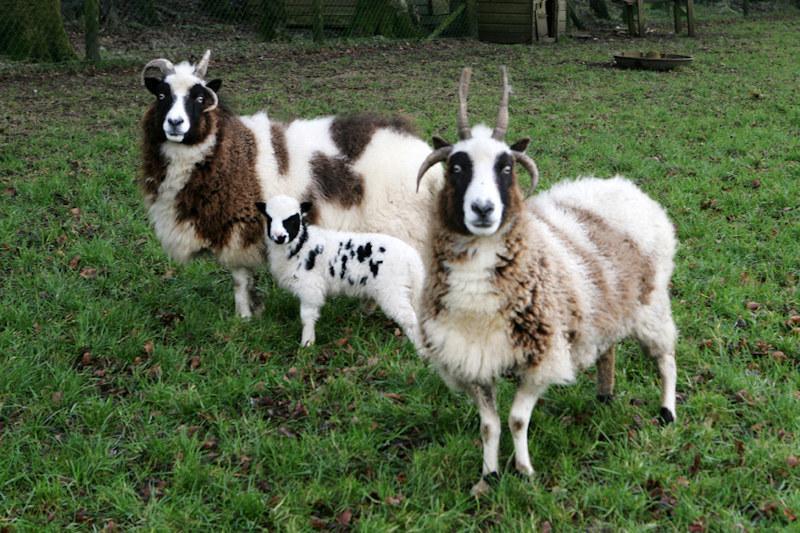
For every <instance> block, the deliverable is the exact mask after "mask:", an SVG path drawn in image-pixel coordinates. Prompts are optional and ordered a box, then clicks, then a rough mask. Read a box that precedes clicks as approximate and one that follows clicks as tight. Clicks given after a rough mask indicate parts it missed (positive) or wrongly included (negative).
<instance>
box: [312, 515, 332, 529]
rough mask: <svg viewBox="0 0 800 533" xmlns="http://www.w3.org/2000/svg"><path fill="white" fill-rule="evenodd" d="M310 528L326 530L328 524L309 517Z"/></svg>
mask: <svg viewBox="0 0 800 533" xmlns="http://www.w3.org/2000/svg"><path fill="white" fill-rule="evenodd" d="M311 527H312V528H314V529H327V527H328V523H327V522H326V521H325V520H323V519H322V518H319V517H316V516H312V517H311Z"/></svg>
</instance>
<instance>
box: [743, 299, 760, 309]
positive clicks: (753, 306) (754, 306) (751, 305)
mask: <svg viewBox="0 0 800 533" xmlns="http://www.w3.org/2000/svg"><path fill="white" fill-rule="evenodd" d="M745 307H747V309H748V310H750V311H758V308H759V307H761V304H760V303H758V302H752V301H751V302H747V303H746V304H745Z"/></svg>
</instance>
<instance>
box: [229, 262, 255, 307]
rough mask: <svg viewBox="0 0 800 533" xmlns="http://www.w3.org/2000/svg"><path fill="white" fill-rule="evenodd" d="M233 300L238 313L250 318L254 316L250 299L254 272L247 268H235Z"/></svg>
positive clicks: (232, 272)
mask: <svg viewBox="0 0 800 533" xmlns="http://www.w3.org/2000/svg"><path fill="white" fill-rule="evenodd" d="M231 275H232V276H233V300H234V302H235V303H236V314H237V315H239V316H240V317H241V318H244V319H249V318H250V317H252V316H253V308H252V307H253V306H252V301H251V300H250V291H251V290H252V288H253V274H252V273H251V272H250V270H248V269H246V268H234V269H232V270H231Z"/></svg>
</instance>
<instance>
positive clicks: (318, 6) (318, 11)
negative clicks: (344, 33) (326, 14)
mask: <svg viewBox="0 0 800 533" xmlns="http://www.w3.org/2000/svg"><path fill="white" fill-rule="evenodd" d="M311 10H312V14H311V33H312V35H313V36H314V42H315V43H321V42H322V41H323V40H324V39H325V21H324V20H323V18H322V0H312V2H311Z"/></svg>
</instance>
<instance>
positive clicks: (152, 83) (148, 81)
mask: <svg viewBox="0 0 800 533" xmlns="http://www.w3.org/2000/svg"><path fill="white" fill-rule="evenodd" d="M160 85H161V80H160V79H158V78H145V79H144V86H145V87H147V90H148V91H150V92H151V93H153V94H158V88H159V86H160Z"/></svg>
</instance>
